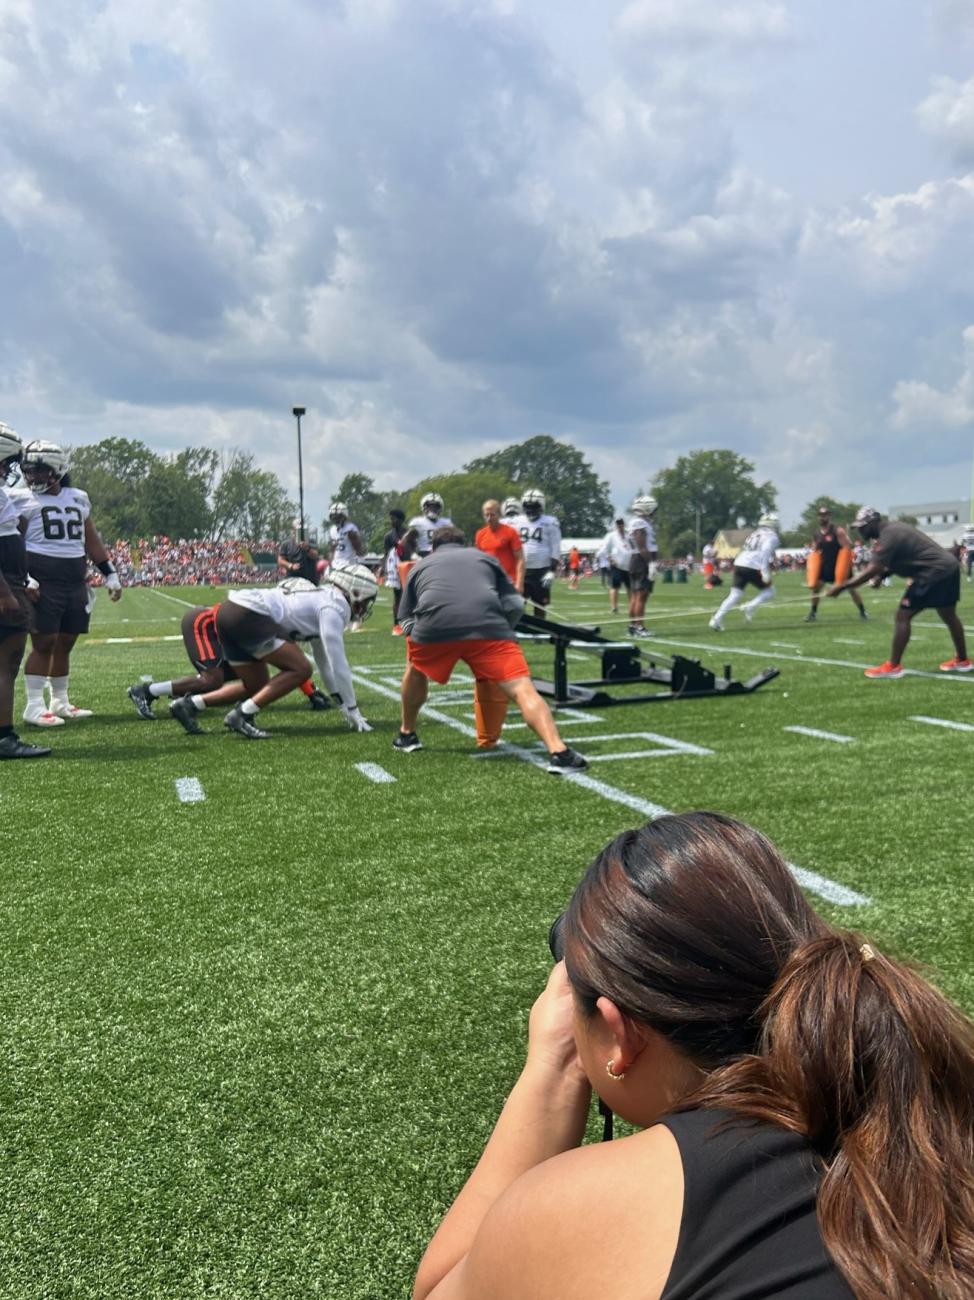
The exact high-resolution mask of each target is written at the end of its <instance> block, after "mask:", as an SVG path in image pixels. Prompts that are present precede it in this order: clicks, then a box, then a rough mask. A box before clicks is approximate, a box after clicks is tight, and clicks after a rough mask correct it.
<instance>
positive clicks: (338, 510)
mask: <svg viewBox="0 0 974 1300" xmlns="http://www.w3.org/2000/svg"><path fill="white" fill-rule="evenodd" d="M328 518H329V519H330V520H331V522H332V523H333V524H334V523H337V522H338V520H339V519H347V518H348V506H347V505H346V504H345V502H344V501H333V502H332V503H331V505H330V506H329V507H328Z"/></svg>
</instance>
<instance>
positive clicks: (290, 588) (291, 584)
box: [277, 578, 318, 596]
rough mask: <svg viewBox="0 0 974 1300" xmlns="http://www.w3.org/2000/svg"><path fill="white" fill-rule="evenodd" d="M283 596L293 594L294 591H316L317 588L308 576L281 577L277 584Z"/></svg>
mask: <svg viewBox="0 0 974 1300" xmlns="http://www.w3.org/2000/svg"><path fill="white" fill-rule="evenodd" d="M277 586H278V589H279V590H280V591H283V592H284V594H285V596H293V595H294V593H295V592H296V591H317V590H318V588H317V587H316V586H315V584H314V583H313V582H312V581H311V579H310V578H282V580H281V581H280V582H279V583H278V584H277Z"/></svg>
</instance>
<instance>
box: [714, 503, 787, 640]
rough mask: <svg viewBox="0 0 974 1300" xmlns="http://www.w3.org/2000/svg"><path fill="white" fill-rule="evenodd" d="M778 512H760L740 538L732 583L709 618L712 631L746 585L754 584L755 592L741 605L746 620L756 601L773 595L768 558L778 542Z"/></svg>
mask: <svg viewBox="0 0 974 1300" xmlns="http://www.w3.org/2000/svg"><path fill="white" fill-rule="evenodd" d="M779 527H780V525H779V523H778V516H777V515H776V514H770V513H769V514H764V515H762V516H761V518H760V519H759V520H758V526H757V528H755V530H754V532H753V533H750V534H749V535H748V536H747V537H746V538H745V541H744V546H743V547H742V549H741V551H740V552H739V553H738V555H737V556H736V558H735V560H734V585H733V587H731V589H730V592H729V593H728V595H727V596H726V598H725V599H724V601H723V604H722V605H721V606H720V608H719V609H718V610H717V613H716V614H715V615H714V616H713V618H712V619H711V620H710V626H711V629H712V630H713V631H714V632H723V630H724V615H725V614H726V613H727V612H728V610H731V609H733V608H734V606H735V605H739V604H740V603H741V601H742V600H743V599H744V591H745V589H746V588H747V587H748V586H752V587H757V589H758V594H757V595H756V596H755V597H753V599H751V600H749V601H748V602H747V604H746V605H745V606H744V617H745V618H746V619H747V621H748V622H749V623H750V621H751V619H752V618H753V617H754V611H755V610H756V609H757V607H758V606H759V605H763V604H764V603H765V601H768V600H770V599H771V597H772V596H773V595H774V585H773V584H772V581H771V562H772V560H773V559H774V553H775V551H776V550H777V549H778V547H779V546H780V545H781V541H780V539H779V537H778V528H779Z"/></svg>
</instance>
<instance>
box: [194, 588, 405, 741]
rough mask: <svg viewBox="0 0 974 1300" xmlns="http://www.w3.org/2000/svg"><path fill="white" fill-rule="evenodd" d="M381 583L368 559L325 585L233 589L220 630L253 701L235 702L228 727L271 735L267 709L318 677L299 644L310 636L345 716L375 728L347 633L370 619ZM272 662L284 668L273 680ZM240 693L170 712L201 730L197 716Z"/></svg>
mask: <svg viewBox="0 0 974 1300" xmlns="http://www.w3.org/2000/svg"><path fill="white" fill-rule="evenodd" d="M378 591H379V587H378V584H377V582H376V580H375V578H374V577H373V576H372V574H371V573H370V572H369V570H368V569H367V568H366V567H365V566H364V565H363V564H355V565H351V566H349V567H347V568H339V569H330V570H329V572H328V574H327V576H326V578H325V582H324V585H323V586H321V587H317V588H314V589H311V590H308V589H306V588H304V587H302V588H301V589H299V590H291V591H288V590H285V589H283V588H281V587H270V588H267V587H253V588H249V589H246V590H243V591H231V592H229V593H228V595H227V598H226V600H224V601H222V602H221V603H220V604H219V605H218V606H217V610H216V631H217V634H218V635H219V638H220V642H221V644H222V646H223V653H224V656H225V658H226V660H227V662H228V663H230V664H232V665H233V667H234V669H235V670H236V673H237V676H238V677H239V678H240V681H241V682H242V683H243V686H244V688H245V691H246V694H247V698H246V699H244V700H243V701H242V702H241V703H240V704H235V705H234V707H233V708H232V709H231V710H230V712H229V713H228V714H226V716H225V717H224V719H223V725H224V726H225V727H227V728H229V730H231V731H236V732H239V734H240V735H242V736H246V737H247V738H248V740H266V739H267V737H268V736H269V734H270V733H269V732H267V731H262V730H261V729H260V728H259V727H258V726H256V724H255V722H254V719H255V717H256V716H257V714H258V713H259V712H260V710H261V709H262V708H264V707H265V706H266V705H268V704H271V703H273V701H274V700H278V699H280V698H281V697H282V696H283V695H287V694H288V692H289V691H292V690H294V689H295V688H296V687H298V686H300V684H301V683H302V682H303V681H306V680H307V679H308V677H310V676H311V665H310V664H309V663H308V660H307V656H306V655H305V654H304V652H303V651H302V650H300V649H299V648H298V646H297V645H296V644H295V642H297V641H311V644H312V651H313V653H314V656H315V662H316V663H317V665H318V671H319V672H320V673H321V677H322V680H323V681H324V683H325V688H326V690H328V692H329V693H330V694H332V695H333V696H337V697H338V700H339V707H340V708H341V711H342V716H343V717H344V719H345V721H346V722H347V723H348V725H349V727H351V729H352V730H353V731H371V730H372V728H371V727H370V726H369V724H368V723H367V722H366V720H365V718H364V717H363V716H362V713H361V711H360V710H359V707H358V705H357V703H356V701H355V687H354V684H353V682H352V672H351V669H350V667H349V664H348V659H347V657H346V655H345V645H344V640H343V634H344V632H345V629H346V628H347V627H348V625H349V622H350V621H351V619H352V618H353V617H354V618H358V619H360V620H362V621H364V620H365V619H367V618H368V617H369V615H370V614H371V612H372V607H373V605H374V604H375V598H376V596H377V595H378ZM268 664H273V665H274V667H276V668H279V669H280V672H278V674H277V675H276V676H275V677H271V676H270V674H269V672H268ZM239 698H240V689H239V686H238V685H237V683H236V682H231V683H229V685H227V686H222V687H220V688H219V689H218V690H216V691H211V692H209V693H207V694H205V695H184V696H182V697H181V698H180V699H176V700H173V701H172V703H171V704H170V705H169V712H170V713H171V714H172V716H173V717H174V718H175V719H176V720H177V722H179V723H180V724H181V725H182V726H183V727H184V728H185V730H186V731H189V732H193V733H198V732H200V731H202V727H201V726H200V725H199V721H198V718H197V714H198V713H200V712H202V710H203V709H206V708H213V707H216V706H218V705H223V704H227V703H231V702H234V701H236V700H238V699H239Z"/></svg>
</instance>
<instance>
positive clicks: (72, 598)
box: [22, 439, 122, 727]
mask: <svg viewBox="0 0 974 1300" xmlns="http://www.w3.org/2000/svg"><path fill="white" fill-rule="evenodd" d="M22 469H23V474H24V478H25V479H26V480H27V483H28V486H29V487H30V489H31V493H30V496H29V497H28V498H27V499H26V500H25V502H24V515H25V518H26V520H27V530H26V534H25V540H26V544H27V567H28V570H29V572H30V576H31V578H32V579H34V580H35V581H37V582H39V583H40V590H39V595H38V600H37V604H36V606H35V608H34V618H33V624H34V626H33V631H32V632H31V644H32V649H31V653H30V655H29V656H28V658H27V663H26V666H25V669H24V684H25V686H26V687H27V707H26V708H25V710H24V721H25V722H29V723H30V724H31V725H32V726H35V727H61V726H63V725H64V722H65V720H66V719H76V718H90V717H91V710H90V709H79V708H76V707H75V705H73V704H72V703H71V701H70V700H69V698H68V674H69V670H70V665H69V660H70V656H71V651H72V649H73V648H74V644H75V642H76V641H77V639H78V637H79V636H80V635H81V634H82V633H84V632H87V631H88V624H89V620H90V618H91V607H92V603H93V602H92V598H91V593H90V592H89V590H88V583H87V581H86V574H87V570H88V560H89V559H91V560H92V562H93V563H94V565H95V568H96V569H98V570H99V572H100V573H101V574H102V575H103V576H104V579H105V587H106V589H107V591H108V594H109V596H110V597H111V599H112V600H113V601H114V600H118V599H120V597H121V595H122V584H121V582H120V580H119V577H118V574H117V573H116V572H115V566H114V564H112V562H111V560H110V559H109V558H108V552H107V550H106V549H105V544H104V542H103V541H102V539H101V538H100V537H99V536H98V532H97V530H96V528H95V526H94V524H93V523H92V522H91V502H90V501H89V500H88V497H87V495H86V493H84V492H82V491H81V490H80V489H79V488H76V487H73V486H72V485H71V479H70V477H69V475H68V455H67V452H65V451H64V450H63V448H61V447H59V446H57V444H56V443H53V442H46V441H44V440H43V439H39V440H37V441H35V442H29V443H28V444H27V446H26V447H25V448H24V457H23V462H22ZM46 685H49V687H50V692H51V699H50V704H49V705H48V704H47V703H45V700H44V688H45V686H46Z"/></svg>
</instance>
